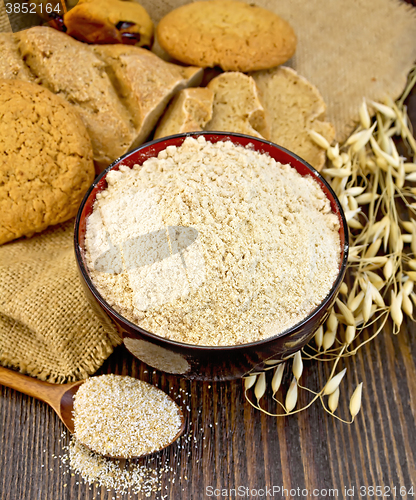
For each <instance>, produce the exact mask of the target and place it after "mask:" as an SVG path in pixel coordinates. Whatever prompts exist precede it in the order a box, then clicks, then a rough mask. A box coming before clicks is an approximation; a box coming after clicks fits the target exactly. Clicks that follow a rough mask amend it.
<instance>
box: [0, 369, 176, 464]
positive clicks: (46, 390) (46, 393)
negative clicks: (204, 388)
mask: <svg viewBox="0 0 416 500" xmlns="http://www.w3.org/2000/svg"><path fill="white" fill-rule="evenodd" d="M84 382H85V380H79V381H78V382H72V383H70V384H50V383H49V382H43V381H42V380H38V379H35V378H33V377H28V376H26V375H22V374H21V373H18V372H15V371H13V370H8V369H7V368H3V367H2V366H0V384H1V385H5V386H6V387H10V388H11V389H14V390H16V391H19V392H23V394H27V395H28V396H32V397H34V398H36V399H39V400H40V401H44V402H45V403H48V405H49V406H52V408H53V409H54V410H55V411H56V413H57V414H58V417H59V418H60V419H61V420H62V422H63V424H64V425H65V427H66V428H67V429H68V430H69V432H70V433H71V434H73V433H74V417H73V414H72V411H73V409H74V395H75V393H76V392H77V390H78V388H79V386H80V385H81V384H83V383H84ZM175 404H176V403H175ZM178 410H179V412H180V416H181V428H180V429H179V431H178V433H177V434H176V436H175V437H174V438H173V439H172V441H171V442H169V443H168V444H167V445H166V446H163V447H161V448H160V450H162V449H163V448H166V447H167V446H169V445H171V444H172V443H173V442H174V441H176V440H177V439H178V438H179V437H180V436H181V435H182V434H183V432H184V430H185V418H184V416H183V413H182V410H181V409H180V407H179V406H178ZM84 446H85V445H84ZM160 450H154V451H152V452H151V453H154V452H155V451H160ZM106 456H109V455H106ZM110 458H126V457H115V456H111V457H110ZM129 458H138V457H129Z"/></svg>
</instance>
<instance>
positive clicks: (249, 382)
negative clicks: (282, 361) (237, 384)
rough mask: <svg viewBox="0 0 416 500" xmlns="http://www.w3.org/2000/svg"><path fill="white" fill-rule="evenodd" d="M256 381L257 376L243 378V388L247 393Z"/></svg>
mask: <svg viewBox="0 0 416 500" xmlns="http://www.w3.org/2000/svg"><path fill="white" fill-rule="evenodd" d="M256 380H257V375H250V376H249V377H245V378H244V388H245V390H246V391H248V390H249V389H250V388H251V387H253V385H254V384H255V382H256Z"/></svg>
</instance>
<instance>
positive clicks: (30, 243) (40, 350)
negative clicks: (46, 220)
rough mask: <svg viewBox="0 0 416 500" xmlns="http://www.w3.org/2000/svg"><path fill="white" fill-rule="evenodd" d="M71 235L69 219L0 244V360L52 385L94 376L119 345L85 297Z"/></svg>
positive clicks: (71, 224)
mask: <svg viewBox="0 0 416 500" xmlns="http://www.w3.org/2000/svg"><path fill="white" fill-rule="evenodd" d="M73 234H74V221H73V220H71V221H68V222H66V223H64V224H61V225H59V226H54V227H51V228H49V229H48V230H46V231H44V232H43V233H41V234H39V235H36V236H33V237H32V238H28V239H20V240H17V241H15V242H11V243H7V244H5V245H2V246H0V298H1V299H0V362H1V364H3V365H5V366H11V367H16V368H19V369H20V370H21V371H22V372H24V373H28V374H30V375H33V376H36V377H38V378H40V379H42V380H49V381H53V382H64V381H65V380H76V379H79V378H85V377H87V376H88V375H90V374H92V373H94V372H95V371H96V370H97V369H98V368H99V367H100V366H101V364H102V363H103V361H104V360H105V359H106V358H107V357H108V356H109V355H110V354H111V352H112V350H113V347H114V346H116V345H117V344H118V343H120V342H121V340H120V338H119V336H118V334H117V332H116V329H115V327H114V326H113V325H112V324H111V323H110V321H108V323H107V324H105V325H104V324H101V323H100V322H99V321H98V320H97V317H96V316H95V314H94V312H93V310H92V309H91V308H90V306H89V305H88V303H87V301H86V299H85V295H84V292H83V290H82V286H81V281H80V279H79V277H78V271H77V268H76V262H75V257H74V245H73Z"/></svg>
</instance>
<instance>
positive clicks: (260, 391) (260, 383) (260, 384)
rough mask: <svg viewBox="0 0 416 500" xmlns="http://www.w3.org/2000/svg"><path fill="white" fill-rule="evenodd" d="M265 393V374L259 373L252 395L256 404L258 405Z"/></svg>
mask: <svg viewBox="0 0 416 500" xmlns="http://www.w3.org/2000/svg"><path fill="white" fill-rule="evenodd" d="M265 392H266V374H265V372H262V373H260V375H259V378H258V380H257V382H256V385H255V387H254V395H255V396H256V399H257V404H259V401H260V399H261V398H262V397H263V396H264V393H265Z"/></svg>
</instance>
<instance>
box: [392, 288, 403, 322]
mask: <svg viewBox="0 0 416 500" xmlns="http://www.w3.org/2000/svg"><path fill="white" fill-rule="evenodd" d="M402 298H403V295H402V293H401V292H399V293H398V294H397V295H396V294H395V293H394V291H393V290H392V291H391V301H390V315H391V318H392V320H393V322H394V324H395V325H396V326H397V328H400V326H401V324H402V322H403V313H402V309H401V307H402Z"/></svg>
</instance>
